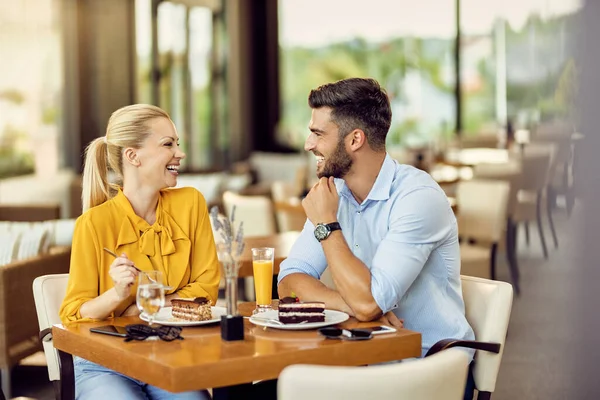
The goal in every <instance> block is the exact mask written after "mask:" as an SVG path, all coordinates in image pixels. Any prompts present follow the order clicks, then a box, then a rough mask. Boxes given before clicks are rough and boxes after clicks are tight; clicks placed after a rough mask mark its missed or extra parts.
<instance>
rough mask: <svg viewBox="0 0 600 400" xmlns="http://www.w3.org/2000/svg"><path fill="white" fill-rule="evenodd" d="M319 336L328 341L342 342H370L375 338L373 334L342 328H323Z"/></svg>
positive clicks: (361, 330)
mask: <svg viewBox="0 0 600 400" xmlns="http://www.w3.org/2000/svg"><path fill="white" fill-rule="evenodd" d="M318 332H319V334H321V335H322V336H325V337H326V338H327V339H341V340H369V339H372V338H373V336H372V335H371V332H369V331H365V330H363V329H342V328H332V327H327V328H321V329H319V330H318Z"/></svg>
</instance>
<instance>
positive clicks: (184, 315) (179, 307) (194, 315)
mask: <svg viewBox="0 0 600 400" xmlns="http://www.w3.org/2000/svg"><path fill="white" fill-rule="evenodd" d="M171 306H172V310H171V314H172V315H173V317H175V318H177V319H182V320H184V321H208V320H209V319H212V313H211V311H210V300H208V299H207V298H206V297H196V298H195V299H173V300H171Z"/></svg>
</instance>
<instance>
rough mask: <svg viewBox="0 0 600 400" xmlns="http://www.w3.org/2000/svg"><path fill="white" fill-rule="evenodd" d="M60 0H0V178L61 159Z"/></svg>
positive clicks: (45, 170)
mask: <svg viewBox="0 0 600 400" xmlns="http://www.w3.org/2000/svg"><path fill="white" fill-rule="evenodd" d="M61 39H62V37H61V22H60V2H59V1H54V0H14V1H11V2H2V3H0V60H4V61H8V62H2V65H1V66H0V71H1V73H0V179H1V178H6V177H10V176H18V175H24V174H31V173H33V172H36V173H38V174H51V173H53V172H56V171H57V170H58V168H59V167H61V166H62V165H63V162H62V154H61V152H60V149H59V140H60V139H61V135H62V126H63V124H62V111H63V110H62V96H63V75H62V68H63V66H62V55H63V51H62V44H61V43H62V41H61Z"/></svg>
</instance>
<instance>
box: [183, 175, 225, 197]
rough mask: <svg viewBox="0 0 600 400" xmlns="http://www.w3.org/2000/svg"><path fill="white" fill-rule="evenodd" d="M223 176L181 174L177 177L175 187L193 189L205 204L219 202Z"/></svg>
mask: <svg viewBox="0 0 600 400" xmlns="http://www.w3.org/2000/svg"><path fill="white" fill-rule="evenodd" d="M224 181H225V174H224V173H222V172H217V173H212V174H181V175H179V176H178V177H177V187H193V188H195V189H197V190H198V191H199V192H200V193H202V195H203V196H204V198H205V199H206V203H207V204H212V203H214V202H217V201H219V196H220V195H221V191H222V186H223V182H224Z"/></svg>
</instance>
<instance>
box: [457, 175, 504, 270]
mask: <svg viewBox="0 0 600 400" xmlns="http://www.w3.org/2000/svg"><path fill="white" fill-rule="evenodd" d="M509 191H510V185H509V184H508V182H503V181H492V180H478V179H475V180H472V181H461V182H460V183H459V184H458V188H457V194H456V199H457V203H458V206H459V213H458V234H459V236H460V237H461V244H460V258H461V274H463V275H470V276H478V277H481V278H488V279H489V278H491V279H495V277H496V251H497V248H498V244H499V243H500V241H501V240H502V238H503V236H504V227H505V224H506V218H507V206H508V196H509ZM473 240H474V242H472V241H473Z"/></svg>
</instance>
